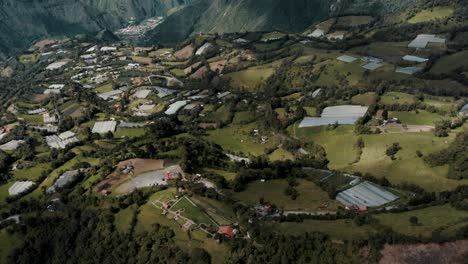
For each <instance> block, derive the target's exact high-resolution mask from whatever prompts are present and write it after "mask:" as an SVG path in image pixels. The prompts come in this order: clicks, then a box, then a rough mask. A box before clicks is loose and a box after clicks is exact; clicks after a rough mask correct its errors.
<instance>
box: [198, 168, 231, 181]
mask: <svg viewBox="0 0 468 264" xmlns="http://www.w3.org/2000/svg"><path fill="white" fill-rule="evenodd" d="M205 171H207V172H211V173H216V174H218V175H221V176H223V177H224V178H225V179H226V180H234V178H236V175H237V173H235V172H230V171H224V170H217V169H205Z"/></svg>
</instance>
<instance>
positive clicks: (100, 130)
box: [92, 121, 117, 134]
mask: <svg viewBox="0 0 468 264" xmlns="http://www.w3.org/2000/svg"><path fill="white" fill-rule="evenodd" d="M116 126H117V122H116V121H103V122H96V123H95V124H94V127H93V130H92V132H93V133H96V134H105V133H107V132H114V131H115V127H116Z"/></svg>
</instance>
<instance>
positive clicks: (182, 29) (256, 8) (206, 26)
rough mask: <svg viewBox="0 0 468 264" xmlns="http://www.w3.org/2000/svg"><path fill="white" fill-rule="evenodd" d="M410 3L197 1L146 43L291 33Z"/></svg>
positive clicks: (409, 0) (380, 0)
mask: <svg viewBox="0 0 468 264" xmlns="http://www.w3.org/2000/svg"><path fill="white" fill-rule="evenodd" d="M413 3H415V0H370V1H369V0H238V1H232V0H197V1H194V3H193V4H192V5H190V6H187V7H185V8H184V9H181V10H179V11H178V12H176V13H174V14H172V15H171V17H169V19H167V20H166V21H164V22H163V23H162V24H161V25H159V26H158V27H157V28H156V29H155V30H153V32H151V33H150V34H149V36H148V39H147V41H148V42H160V43H171V42H176V41H180V40H183V39H184V38H186V37H187V36H188V35H189V34H190V33H194V32H209V33H224V32H240V31H264V30H265V31H269V30H282V31H292V32H295V31H302V30H304V29H306V28H307V27H309V26H310V25H311V24H313V23H315V22H317V21H320V20H322V19H324V18H326V17H329V16H334V15H339V14H373V15H376V14H382V13H389V12H395V11H398V10H402V9H404V8H406V7H408V6H409V5H411V4H413ZM198 12H201V13H198ZM174 29H175V31H176V32H173V31H174Z"/></svg>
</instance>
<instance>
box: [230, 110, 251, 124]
mask: <svg viewBox="0 0 468 264" xmlns="http://www.w3.org/2000/svg"><path fill="white" fill-rule="evenodd" d="M253 117H254V115H253V113H251V112H249V111H242V112H236V114H235V115H234V118H233V120H232V123H233V124H241V123H248V122H250V121H253V120H254V118H253Z"/></svg>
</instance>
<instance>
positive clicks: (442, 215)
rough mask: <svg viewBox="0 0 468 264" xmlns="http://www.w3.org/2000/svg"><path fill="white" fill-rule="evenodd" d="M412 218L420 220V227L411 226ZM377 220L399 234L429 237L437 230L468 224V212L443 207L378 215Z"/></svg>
mask: <svg viewBox="0 0 468 264" xmlns="http://www.w3.org/2000/svg"><path fill="white" fill-rule="evenodd" d="M412 216H416V217H417V218H418V219H419V223H420V224H419V225H411V224H410V221H409V219H410V217H412ZM375 218H377V219H378V220H379V221H380V223H381V224H382V225H385V226H389V227H391V228H392V229H393V230H395V231H397V232H399V233H402V234H405V235H412V236H419V235H421V236H424V237H429V236H430V235H431V233H432V231H433V230H435V229H437V228H449V227H451V226H452V225H455V224H458V223H460V222H465V224H466V222H467V221H468V212H466V211H458V210H455V209H454V208H452V207H451V206H450V205H443V206H432V207H428V208H424V209H420V210H414V211H409V212H403V213H385V214H378V215H376V216H375ZM452 235H453V234H452Z"/></svg>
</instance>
